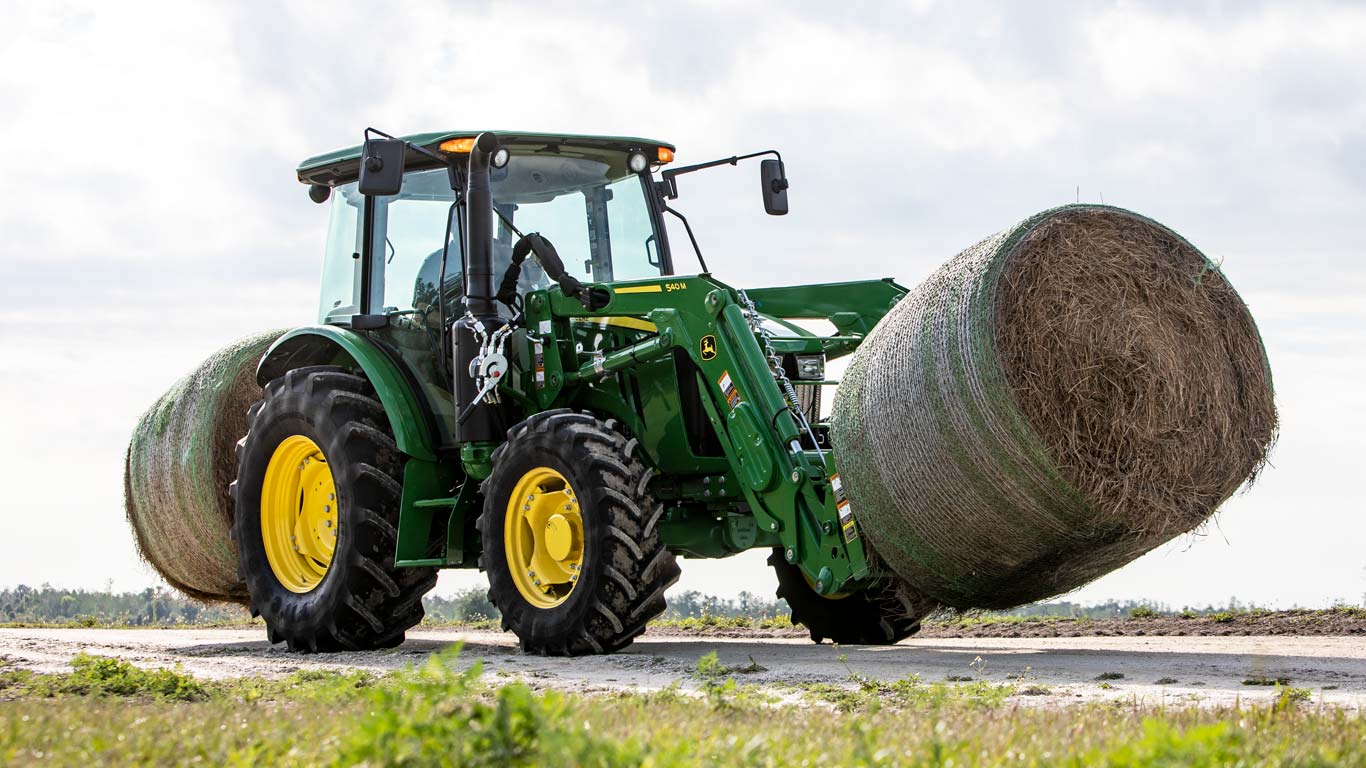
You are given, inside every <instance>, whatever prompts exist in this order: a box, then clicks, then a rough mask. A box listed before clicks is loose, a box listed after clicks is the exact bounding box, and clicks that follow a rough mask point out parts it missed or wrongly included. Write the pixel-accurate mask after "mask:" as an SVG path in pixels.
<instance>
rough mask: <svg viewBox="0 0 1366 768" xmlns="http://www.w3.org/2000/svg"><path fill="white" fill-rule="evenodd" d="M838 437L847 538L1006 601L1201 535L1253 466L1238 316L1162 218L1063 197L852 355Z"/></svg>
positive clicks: (947, 270)
mask: <svg viewBox="0 0 1366 768" xmlns="http://www.w3.org/2000/svg"><path fill="white" fill-rule="evenodd" d="M833 428H834V442H835V447H836V453H837V456H838V460H839V466H840V471H841V473H842V475H843V478H844V481H845V487H846V489H847V491H848V493H849V496H850V499H851V501H852V502H853V504H854V510H855V515H856V516H857V518H858V520H859V522H860V530H861V531H862V532H863V533H864V535H865V536H866V538H867V540H868V542H869V544H870V546H871V547H872V548H873V549H874V550H875V551H876V553H877V554H878V555H879V556H880V558H881V560H882V561H883V562H885V563H886V564H887V567H888V568H890V569H891V570H892V571H893V572H894V573H895V575H897V576H899V577H900V578H901V580H902V581H903V583H904V585H905V586H906V587H908V588H910V589H911V590H913V591H916V592H918V593H920V594H922V595H925V596H927V597H928V598H930V599H933V600H934V601H936V602H939V603H942V604H944V605H947V606H950V607H953V608H1005V607H1010V606H1013V605H1019V604H1022V603H1026V602H1031V601H1034V600H1039V599H1042V598H1045V597H1049V596H1052V595H1056V594H1059V593H1062V592H1066V591H1068V590H1071V589H1075V588H1076V587H1079V586H1081V585H1082V584H1085V583H1086V582H1088V581H1091V580H1092V579H1095V578H1097V577H1099V576H1101V575H1103V574H1105V573H1108V572H1109V571H1111V570H1114V569H1115V568H1118V567H1119V566H1121V565H1124V564H1125V563H1128V562H1130V561H1131V560H1133V559H1135V558H1137V557H1138V556H1140V555H1142V554H1143V553H1145V552H1148V551H1150V550H1151V549H1153V548H1154V547H1156V546H1158V545H1160V544H1162V543H1163V542H1166V541H1168V540H1170V539H1172V538H1173V537H1175V536H1178V535H1180V534H1182V533H1184V532H1187V531H1191V530H1194V529H1196V528H1197V527H1199V526H1200V525H1201V524H1202V523H1204V522H1205V521H1206V520H1208V519H1209V517H1210V516H1211V515H1212V514H1213V513H1214V511H1215V509H1216V508H1217V507H1218V506H1219V505H1220V504H1221V503H1223V501H1224V500H1225V499H1227V498H1228V497H1229V496H1230V495H1232V494H1233V493H1234V492H1235V491H1236V490H1237V489H1238V488H1239V487H1240V486H1242V485H1243V484H1244V483H1247V482H1250V481H1251V480H1252V479H1253V478H1254V477H1255V475H1256V473H1257V471H1258V469H1259V468H1260V467H1261V466H1262V464H1263V463H1264V461H1265V460H1266V456H1267V452H1268V450H1269V449H1270V446H1271V444H1272V442H1273V440H1274V437H1275V433H1276V411H1275V405H1274V402H1273V396H1272V386H1271V372H1270V368H1269V366H1268V364H1267V359H1266V352H1265V350H1264V348H1263V346H1262V341H1261V337H1260V336H1259V335H1258V333H1257V328H1256V325H1255V324H1254V323H1253V320H1252V317H1251V315H1250V314H1249V312H1248V310H1247V307H1246V306H1245V305H1244V304H1243V302H1242V300H1241V299H1240V298H1239V297H1238V294H1237V293H1236V292H1235V291H1234V290H1233V288H1232V287H1231V286H1230V285H1229V283H1228V281H1227V280H1226V279H1225V278H1224V276H1223V274H1222V273H1221V272H1220V271H1219V269H1218V268H1217V267H1216V266H1215V265H1214V264H1213V263H1211V262H1210V261H1209V260H1208V259H1207V258H1205V256H1204V255H1203V254H1201V253H1200V252H1199V251H1198V250H1196V249H1195V247H1194V246H1192V245H1191V244H1190V243H1188V242H1186V241H1185V240H1184V239H1182V238H1181V237H1180V236H1179V235H1177V234H1176V233H1174V232H1172V231H1171V230H1169V229H1167V228H1165V227H1163V226H1161V225H1160V224H1157V223H1156V222H1153V221H1150V220H1148V219H1145V218H1143V217H1141V216H1138V215H1136V214H1133V213H1130V212H1128V211H1124V210H1121V209H1118V208H1111V207H1106V206H1066V207H1063V208H1059V209H1054V210H1051V211H1046V212H1044V213H1041V214H1038V215H1036V216H1034V217H1033V218H1031V219H1028V220H1026V221H1025V222H1023V223H1021V224H1019V225H1017V226H1016V227H1013V228H1012V229H1010V230H1007V231H1005V232H1002V233H1000V234H998V235H996V236H994V237H991V238H988V239H987V240H984V241H982V242H981V243H978V244H977V245H975V246H973V247H972V248H969V249H968V250H966V251H964V252H963V253H961V254H959V255H958V256H957V257H955V258H954V259H953V260H951V261H950V262H948V263H947V264H946V265H944V266H943V267H942V268H941V269H940V270H938V271H937V272H936V273H935V274H934V275H932V276H931V277H930V278H929V279H928V280H926V281H925V283H924V284H922V285H921V286H920V287H919V288H917V289H916V290H915V291H914V292H913V293H912V294H910V295H909V296H907V297H906V298H905V299H903V300H902V301H901V302H900V303H899V304H898V305H897V306H896V307H895V308H893V310H892V311H891V312H890V313H888V315H887V317H886V318H884V319H883V321H882V322H881V323H879V324H878V326H877V328H875V329H874V331H873V332H872V333H871V334H870V335H869V337H868V339H867V340H866V341H865V342H864V343H863V345H862V346H861V347H860V348H859V350H858V351H857V352H856V353H855V355H854V356H853V359H852V361H851V363H850V366H849V370H848V372H847V373H846V375H845V377H844V383H843V384H842V385H841V387H840V389H839V391H838V393H837V395H836V400H835V410H834V421H833Z"/></svg>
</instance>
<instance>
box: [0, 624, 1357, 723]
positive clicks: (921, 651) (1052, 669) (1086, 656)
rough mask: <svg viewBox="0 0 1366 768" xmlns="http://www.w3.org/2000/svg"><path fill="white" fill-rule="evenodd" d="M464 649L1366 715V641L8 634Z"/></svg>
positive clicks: (367, 663)
mask: <svg viewBox="0 0 1366 768" xmlns="http://www.w3.org/2000/svg"><path fill="white" fill-rule="evenodd" d="M457 642H463V643H464V652H463V653H462V654H461V657H460V662H461V663H462V664H464V663H472V662H473V661H474V660H475V659H481V660H483V661H484V665H485V674H486V675H487V676H489V677H490V678H491V679H495V680H496V679H500V678H502V679H509V678H516V679H522V680H525V681H527V682H529V683H531V684H532V685H534V686H538V687H540V686H544V687H555V688H560V689H566V690H573V691H580V692H593V691H608V690H613V689H645V690H648V689H657V688H662V687H664V686H668V685H670V684H673V683H674V682H676V681H678V682H680V683H681V684H682V685H683V687H685V688H687V687H690V686H692V685H693V681H692V678H691V676H690V673H691V672H692V670H693V669H694V667H695V665H696V663H697V660H698V659H699V658H700V657H702V656H703V655H704V654H706V653H708V652H709V651H713V650H714V651H716V652H717V655H718V657H719V659H720V661H721V662H722V663H724V664H726V665H727V666H730V667H744V666H747V665H749V664H750V662H751V660H752V661H753V662H754V663H756V664H757V665H758V666H760V667H762V668H763V670H762V671H755V672H750V673H745V674H737V675H736V677H737V679H738V680H740V681H741V682H744V683H754V684H757V685H760V686H764V687H765V688H768V689H771V690H773V691H774V692H775V693H779V694H783V693H784V692H795V691H796V687H797V686H799V685H801V684H803V683H812V682H820V683H835V684H844V685H851V683H850V682H849V681H850V676H851V675H852V674H854V673H858V674H860V675H866V676H868V677H872V678H877V679H882V680H896V679H899V678H901V677H903V676H905V675H908V674H916V675H919V676H920V678H921V679H922V680H924V681H926V682H933V681H939V680H945V679H947V678H951V677H955V678H972V679H986V680H990V681H993V682H1001V683H1005V682H1011V683H1014V684H1015V685H1016V688H1017V690H1019V691H1025V690H1030V691H1031V694H1030V695H1025V694H1023V693H1021V694H1019V695H1018V700H1019V701H1020V702H1021V703H1022V704H1027V705H1049V704H1052V705H1061V704H1067V703H1074V702H1086V701H1096V700H1103V699H1119V700H1124V701H1131V700H1133V699H1135V698H1137V699H1138V700H1140V701H1143V702H1147V703H1153V704H1158V703H1164V702H1165V703H1167V704H1169V705H1187V704H1197V705H1211V704H1229V703H1233V702H1235V701H1237V700H1242V701H1250V700H1252V701H1265V700H1269V699H1271V698H1272V697H1274V696H1275V695H1277V691H1276V688H1275V687H1274V686H1273V685H1252V684H1247V683H1246V682H1245V681H1253V682H1270V681H1274V680H1276V679H1277V678H1281V679H1285V680H1288V681H1289V682H1288V685H1290V686H1294V687H1298V688H1307V689H1309V690H1311V691H1312V692H1313V696H1314V700H1315V701H1324V702H1329V703H1335V704H1342V705H1347V706H1351V707H1356V708H1362V707H1366V640H1363V639H1362V638H1360V637H1283V636H1282V637H1059V638H1019V639H1014V638H951V639H932V638H924V639H916V638H912V639H910V640H907V641H903V642H902V643H901V644H899V645H896V646H892V647H887V648H878V647H868V646H843V647H835V646H832V645H813V644H812V643H810V642H808V641H804V640H797V639H791V638H764V639H754V638H745V639H729V638H712V637H707V638H690V637H677V636H672V637H668V636H659V637H655V636H650V635H646V636H645V637H643V638H641V639H640V640H637V641H636V643H635V644H633V645H632V646H630V647H629V648H628V649H626V650H625V651H624V652H621V653H618V654H615V655H612V656H599V657H588V658H579V659H556V658H542V657H539V656H527V655H524V654H522V653H521V652H520V651H518V650H517V648H516V646H515V644H514V640H513V637H512V636H511V635H509V634H503V633H497V632H468V631H456V630H441V629H424V630H418V631H413V632H409V633H408V641H407V642H406V643H404V644H403V645H402V646H400V647H398V648H396V649H394V650H390V651H376V652H366V653H339V654H324V655H315V656H301V655H296V654H291V653H288V652H286V651H284V650H283V648H281V647H274V646H271V645H269V644H268V643H267V642H266V640H265V637H264V632H262V631H261V630H256V629H190V630H168V629H150V630H117V629H0V665H3V666H4V667H8V668H23V669H32V670H37V671H45V672H58V671H63V670H66V669H67V668H68V667H67V663H68V662H69V661H70V659H71V657H72V656H74V655H75V654H77V653H80V652H86V653H92V654H99V655H107V656H117V657H119V658H122V659H125V660H127V661H130V662H133V663H135V664H139V665H142V666H174V665H177V664H178V665H181V666H182V667H183V668H184V669H186V670H187V671H189V672H192V673H194V674H195V675H198V676H201V677H210V678H224V677H237V676H249V675H260V676H277V675H284V674H288V673H290V672H294V671H296V670H300V669H308V668H348V667H349V668H362V669H370V670H375V671H383V670H388V669H395V668H399V667H402V666H405V665H408V664H414V663H421V662H423V661H424V660H425V659H426V658H427V657H428V656H430V655H431V654H433V653H436V652H439V651H442V650H444V649H447V648H449V647H450V646H451V645H452V644H454V643H457ZM1104 678H1109V679H1104ZM1159 681H1162V682H1159Z"/></svg>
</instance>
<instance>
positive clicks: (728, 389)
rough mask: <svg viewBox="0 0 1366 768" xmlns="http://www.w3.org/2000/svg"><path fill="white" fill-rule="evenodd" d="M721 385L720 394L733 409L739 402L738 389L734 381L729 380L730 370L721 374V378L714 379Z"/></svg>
mask: <svg viewBox="0 0 1366 768" xmlns="http://www.w3.org/2000/svg"><path fill="white" fill-rule="evenodd" d="M716 383H717V384H718V385H720V387H721V394H722V395H724V396H725V398H726V403H727V404H728V405H729V406H730V407H731V409H732V410H733V409H734V408H735V406H737V405H739V404H740V390H738V389H736V388H735V382H733V381H731V380H730V371H726V372H725V373H723V374H721V378H719V379H717V380H716Z"/></svg>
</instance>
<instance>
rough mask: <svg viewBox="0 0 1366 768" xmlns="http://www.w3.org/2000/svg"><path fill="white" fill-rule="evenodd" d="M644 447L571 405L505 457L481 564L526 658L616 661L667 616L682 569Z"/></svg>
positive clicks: (544, 416)
mask: <svg viewBox="0 0 1366 768" xmlns="http://www.w3.org/2000/svg"><path fill="white" fill-rule="evenodd" d="M638 451H639V443H638V442H637V441H636V440H634V439H630V440H628V439H627V438H626V437H625V436H623V435H622V434H621V433H619V432H617V431H616V430H615V429H613V428H612V425H611V423H604V422H601V421H599V420H598V419H596V418H594V417H593V416H591V415H589V414H584V413H575V412H573V411H570V410H568V409H562V410H558V411H548V412H545V413H540V414H537V415H535V416H532V417H531V418H529V419H527V420H526V421H523V422H522V423H520V424H518V425H517V426H515V427H513V428H512V429H511V430H509V431H508V439H507V442H505V443H503V444H502V445H501V446H499V447H498V449H497V450H496V451H495V452H494V454H493V473H492V474H491V475H490V476H489V478H488V479H487V480H486V481H484V485H483V492H484V511H483V514H481V515H480V516H479V523H478V527H479V534H480V538H481V540H482V542H483V555H482V556H481V558H480V562H479V565H480V567H481V568H483V569H484V570H485V571H487V572H488V579H489V601H490V602H492V603H493V604H494V606H496V607H497V608H498V610H499V611H500V612H501V613H502V616H503V629H505V630H511V631H512V632H514V633H515V634H516V635H517V637H518V639H519V640H520V642H521V647H522V650H523V651H526V652H530V653H540V654H545V655H556V656H578V655H582V654H589V653H610V652H612V651H616V650H619V649H621V648H624V647H625V646H627V645H629V644H630V643H631V641H632V640H634V639H635V638H636V636H638V635H639V634H640V633H642V632H644V631H645V624H646V623H647V622H648V621H649V620H650V619H652V618H654V617H655V616H657V615H659V614H660V613H662V612H663V611H664V607H665V604H664V592H665V590H666V589H668V588H669V586H670V585H672V584H673V583H674V582H675V581H677V580H678V575H679V569H678V564H677V563H676V562H674V556H673V555H672V554H671V553H670V552H669V551H668V550H667V549H665V548H664V543H663V541H662V540H661V539H660V537H659V531H658V526H659V522H660V520H661V518H662V517H663V512H664V508H663V506H662V505H661V504H660V503H659V502H658V501H656V500H655V499H654V498H653V497H652V496H651V495H650V493H649V491H648V489H647V485H648V484H649V481H650V477H651V476H652V472H651V471H650V470H648V469H647V468H646V467H645V465H644V464H643V463H642V462H641V460H640V458H639V457H638V455H637V453H638Z"/></svg>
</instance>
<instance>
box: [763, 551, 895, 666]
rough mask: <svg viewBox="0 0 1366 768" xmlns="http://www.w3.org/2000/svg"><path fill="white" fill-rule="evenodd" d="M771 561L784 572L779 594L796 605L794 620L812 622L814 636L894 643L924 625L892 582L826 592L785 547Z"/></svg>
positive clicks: (860, 642) (809, 627) (851, 641)
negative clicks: (791, 558) (817, 587)
mask: <svg viewBox="0 0 1366 768" xmlns="http://www.w3.org/2000/svg"><path fill="white" fill-rule="evenodd" d="M768 564H769V565H771V566H773V572H774V573H775V574H776V575H777V576H778V591H777V595H778V597H780V598H782V599H784V600H786V601H787V607H788V608H790V609H791V610H792V623H793V624H801V625H802V626H804V627H806V629H807V630H808V631H809V632H810V633H811V640H812V642H816V643H819V642H822V641H825V640H830V641H831V642H834V643H839V644H841V645H893V644H895V643H896V642H897V641H900V640H904V639H906V638H908V637H910V636H911V635H914V634H915V633H916V632H919V631H920V616H919V614H918V612H917V611H916V610H915V608H914V607H912V606H910V605H908V604H907V603H906V601H905V600H904V599H903V598H902V597H901V596H900V595H899V594H898V593H897V591H896V590H895V589H893V588H892V587H890V586H886V585H874V586H872V587H869V588H868V589H864V590H862V591H860V592H850V593H847V594H842V595H833V596H828V595H822V594H820V593H819V592H817V591H816V590H815V589H813V588H812V587H811V584H810V583H808V582H807V579H806V575H805V574H804V573H802V569H801V568H799V567H797V566H796V565H794V564H792V563H789V562H787V558H786V557H785V556H784V550H783V548H782V547H775V548H774V550H773V554H771V555H769V556H768Z"/></svg>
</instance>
